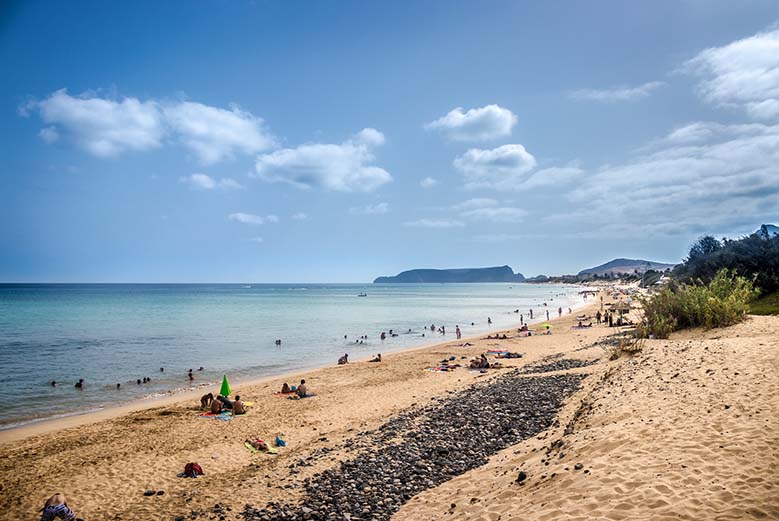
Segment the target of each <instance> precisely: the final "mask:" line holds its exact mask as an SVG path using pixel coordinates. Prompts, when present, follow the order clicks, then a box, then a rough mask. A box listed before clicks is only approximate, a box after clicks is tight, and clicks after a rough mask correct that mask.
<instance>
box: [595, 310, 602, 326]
mask: <svg viewBox="0 0 779 521" xmlns="http://www.w3.org/2000/svg"><path fill="white" fill-rule="evenodd" d="M602 316H603V315H601V314H600V310H598V312H597V313H595V321H596V322H597V323H598V325H600V319H601V317H602Z"/></svg>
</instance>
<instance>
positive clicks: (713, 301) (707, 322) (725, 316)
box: [637, 269, 758, 338]
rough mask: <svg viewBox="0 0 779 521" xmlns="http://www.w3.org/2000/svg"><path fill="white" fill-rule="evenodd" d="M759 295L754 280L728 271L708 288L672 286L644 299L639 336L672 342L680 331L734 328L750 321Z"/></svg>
mask: <svg viewBox="0 0 779 521" xmlns="http://www.w3.org/2000/svg"><path fill="white" fill-rule="evenodd" d="M757 294H758V291H757V290H756V289H755V288H754V285H753V283H752V280H750V279H747V278H746V277H742V276H739V275H736V274H735V272H731V271H730V270H728V269H722V270H719V271H718V272H717V273H716V275H715V276H714V277H713V278H712V279H711V281H710V282H709V283H708V284H704V283H703V282H702V281H700V280H698V281H697V282H694V283H678V282H672V283H671V284H669V285H668V286H666V287H664V288H662V289H661V290H660V291H658V292H657V293H655V294H654V295H652V296H650V297H646V298H643V299H641V304H642V306H643V309H644V316H643V318H642V320H641V323H640V324H639V326H638V328H637V334H638V336H641V337H644V338H646V337H649V336H650V335H651V336H653V337H654V338H668V336H669V335H670V334H671V333H672V332H674V331H678V330H680V329H687V328H693V327H703V328H706V329H711V328H715V327H725V326H730V325H733V324H736V323H738V322H740V321H741V320H743V319H744V317H746V315H747V313H748V312H749V304H750V302H752V300H754V299H755V298H756V297H757Z"/></svg>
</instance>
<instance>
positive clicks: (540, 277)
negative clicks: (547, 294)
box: [525, 275, 549, 282]
mask: <svg viewBox="0 0 779 521" xmlns="http://www.w3.org/2000/svg"><path fill="white" fill-rule="evenodd" d="M548 281H549V277H547V276H546V275H536V276H535V277H528V278H526V279H525V282H548Z"/></svg>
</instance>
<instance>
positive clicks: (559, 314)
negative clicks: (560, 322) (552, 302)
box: [557, 308, 563, 318]
mask: <svg viewBox="0 0 779 521" xmlns="http://www.w3.org/2000/svg"><path fill="white" fill-rule="evenodd" d="M561 316H563V308H557V318H560V317H561Z"/></svg>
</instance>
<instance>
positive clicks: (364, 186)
mask: <svg viewBox="0 0 779 521" xmlns="http://www.w3.org/2000/svg"><path fill="white" fill-rule="evenodd" d="M382 143H384V135H383V134H382V133H381V132H379V131H378V130H375V129H371V128H366V129H363V130H361V131H360V132H358V133H357V134H356V135H355V136H353V137H352V138H351V139H348V140H346V141H344V142H343V143H341V144H338V145H336V144H323V143H312V144H305V145H300V146H298V147H296V148H284V149H281V150H276V151H274V152H272V153H270V154H264V155H261V156H260V157H258V158H257V161H256V163H255V173H254V174H253V175H254V177H257V178H259V179H262V180H264V181H267V182H272V183H288V184H291V185H293V186H296V187H298V188H303V189H309V188H323V189H325V190H333V191H339V192H370V191H372V190H375V189H376V188H378V187H379V186H381V185H383V184H385V183H389V182H390V181H392V176H391V175H390V174H389V172H387V171H386V170H384V169H382V168H379V167H377V166H373V165H372V164H371V163H372V162H373V161H374V159H375V157H374V155H373V149H374V148H375V147H376V146H379V145H381V144H382Z"/></svg>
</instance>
